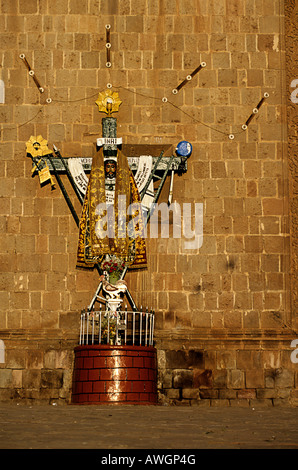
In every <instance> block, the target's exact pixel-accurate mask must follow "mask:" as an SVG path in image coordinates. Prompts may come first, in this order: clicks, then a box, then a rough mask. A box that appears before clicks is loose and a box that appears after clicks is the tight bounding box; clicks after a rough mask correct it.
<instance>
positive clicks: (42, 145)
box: [26, 135, 52, 157]
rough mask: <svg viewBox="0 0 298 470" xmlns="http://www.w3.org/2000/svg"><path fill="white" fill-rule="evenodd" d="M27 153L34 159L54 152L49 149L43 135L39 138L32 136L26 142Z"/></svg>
mask: <svg viewBox="0 0 298 470" xmlns="http://www.w3.org/2000/svg"><path fill="white" fill-rule="evenodd" d="M26 151H27V153H29V154H30V155H31V156H32V157H43V156H44V155H49V154H51V153H52V151H51V150H50V149H49V148H48V141H47V140H46V139H44V138H43V137H42V136H41V135H38V136H37V137H35V136H33V135H32V136H31V137H30V139H29V140H28V142H26Z"/></svg>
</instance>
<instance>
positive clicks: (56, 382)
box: [41, 369, 63, 388]
mask: <svg viewBox="0 0 298 470" xmlns="http://www.w3.org/2000/svg"><path fill="white" fill-rule="evenodd" d="M62 385H63V371H62V370H46V369H43V370H42V371H41V387H42V388H61V387H62Z"/></svg>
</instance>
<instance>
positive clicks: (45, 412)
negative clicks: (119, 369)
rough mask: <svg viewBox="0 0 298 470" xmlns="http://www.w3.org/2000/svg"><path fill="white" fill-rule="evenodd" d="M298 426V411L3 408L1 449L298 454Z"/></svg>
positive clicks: (161, 408)
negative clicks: (281, 451)
mask: <svg viewBox="0 0 298 470" xmlns="http://www.w3.org/2000/svg"><path fill="white" fill-rule="evenodd" d="M297 423H298V408H297V407H273V406H272V407H266V408H265V407H260V406H256V407H254V408H253V407H208V408H207V407H200V406H192V407H190V406H172V407H170V406H154V405H153V406H152V405H151V406H144V405H135V406H134V405H101V406H99V405H91V406H88V405H87V406H82V405H81V406H80V405H65V406H57V405H56V406H55V405H34V404H33V405H17V404H3V403H2V404H0V449H106V450H109V449H110V450H112V449H120V450H122V451H125V449H173V450H177V449H188V450H190V449H297V448H298V426H297ZM14 455H15V454H14Z"/></svg>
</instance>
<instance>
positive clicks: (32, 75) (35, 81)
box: [20, 54, 44, 93]
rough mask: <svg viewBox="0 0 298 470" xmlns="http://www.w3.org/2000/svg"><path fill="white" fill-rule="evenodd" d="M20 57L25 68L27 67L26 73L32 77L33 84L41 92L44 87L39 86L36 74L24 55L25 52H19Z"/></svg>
mask: <svg viewBox="0 0 298 470" xmlns="http://www.w3.org/2000/svg"><path fill="white" fill-rule="evenodd" d="M20 59H22V61H23V62H24V64H25V65H26V67H27V69H28V73H29V75H30V77H32V78H33V81H34V83H35V85H36V86H37V88H38V90H39V92H40V93H43V92H44V88H43V87H42V86H41V84H40V83H39V81H38V79H37V77H36V75H35V72H34V70H32V68H31V66H30V64H29V62H28V60H27V59H26V56H25V54H20Z"/></svg>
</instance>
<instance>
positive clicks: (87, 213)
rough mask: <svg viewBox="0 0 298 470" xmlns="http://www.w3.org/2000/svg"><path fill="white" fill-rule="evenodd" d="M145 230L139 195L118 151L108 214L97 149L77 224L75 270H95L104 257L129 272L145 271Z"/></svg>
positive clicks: (123, 158)
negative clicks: (119, 262) (122, 264)
mask: <svg viewBox="0 0 298 470" xmlns="http://www.w3.org/2000/svg"><path fill="white" fill-rule="evenodd" d="M120 196H121V201H120V204H118V201H119V198H120ZM123 201H124V203H125V204H124V203H123ZM118 206H119V207H118ZM129 207H131V210H128V208H129ZM130 212H131V214H130ZM119 221H121V223H119ZM144 230H145V229H144V220H143V217H142V209H141V201H140V195H139V191H138V188H137V185H136V183H135V180H134V177H133V174H132V172H131V170H130V168H129V165H128V162H127V158H126V157H125V156H124V155H123V154H122V152H121V151H119V150H118V153H117V173H116V185H115V199H114V205H113V214H112V216H111V213H110V212H109V210H107V206H106V194H105V172H104V156H103V149H100V150H99V151H98V152H97V153H96V154H95V156H94V157H93V160H92V168H91V173H90V177H89V183H88V187H87V191H86V196H85V200H84V204H83V209H82V215H81V219H80V224H79V242H78V251H77V267H78V268H94V266H95V264H100V263H101V262H102V260H103V259H104V257H105V255H107V254H109V255H116V256H117V257H119V258H121V259H122V260H124V262H125V264H126V266H129V267H130V268H145V267H147V256H146V243H145V236H144Z"/></svg>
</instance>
